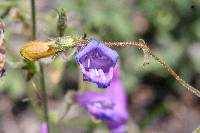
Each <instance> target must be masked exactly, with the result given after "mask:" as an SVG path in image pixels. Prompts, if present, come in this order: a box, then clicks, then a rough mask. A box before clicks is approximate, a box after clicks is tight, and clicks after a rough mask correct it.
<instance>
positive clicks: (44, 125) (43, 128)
mask: <svg viewBox="0 0 200 133" xmlns="http://www.w3.org/2000/svg"><path fill="white" fill-rule="evenodd" d="M40 133H48V127H47V123H46V122H43V123H42V126H41V131H40Z"/></svg>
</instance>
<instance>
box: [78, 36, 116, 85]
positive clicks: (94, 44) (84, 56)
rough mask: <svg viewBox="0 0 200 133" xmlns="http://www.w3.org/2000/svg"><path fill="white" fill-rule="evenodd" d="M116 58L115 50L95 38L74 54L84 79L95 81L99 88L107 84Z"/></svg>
mask: <svg viewBox="0 0 200 133" xmlns="http://www.w3.org/2000/svg"><path fill="white" fill-rule="evenodd" d="M117 59H118V54H117V52H116V51H114V50H112V49H110V48H109V47H107V46H105V45H104V44H103V43H102V42H99V41H97V40H95V39H92V40H91V41H90V42H89V44H88V45H87V46H86V47H85V48H83V49H82V50H81V51H80V52H79V53H78V54H77V55H76V60H77V62H78V63H79V64H80V67H81V70H82V72H83V74H84V80H85V81H90V82H94V83H97V85H98V87H99V88H106V87H107V86H109V84H110V81H111V80H112V77H113V68H114V66H115V64H116V62H117Z"/></svg>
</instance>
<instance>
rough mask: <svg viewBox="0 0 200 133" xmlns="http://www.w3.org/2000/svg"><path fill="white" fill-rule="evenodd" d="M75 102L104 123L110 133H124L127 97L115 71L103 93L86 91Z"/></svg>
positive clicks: (126, 116)
mask: <svg viewBox="0 0 200 133" xmlns="http://www.w3.org/2000/svg"><path fill="white" fill-rule="evenodd" d="M76 100H77V101H78V102H79V103H80V105H81V106H82V107H83V108H84V109H85V110H87V111H88V112H89V113H90V114H91V115H92V116H94V117H95V118H96V119H100V120H102V121H103V122H105V123H106V124H107V125H108V127H109V129H110V130H111V132H112V133H124V132H125V131H126V122H127V120H128V111H127V97H126V94H125V91H124V88H123V86H122V84H121V82H120V80H119V73H118V71H117V70H116V69H115V70H114V75H113V79H112V81H111V83H110V86H109V87H108V88H107V89H106V90H105V92H104V93H101V92H95V91H86V92H83V93H81V94H80V95H78V96H76Z"/></svg>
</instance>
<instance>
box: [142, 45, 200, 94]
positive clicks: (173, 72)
mask: <svg viewBox="0 0 200 133" xmlns="http://www.w3.org/2000/svg"><path fill="white" fill-rule="evenodd" d="M144 49H146V51H147V52H148V53H149V54H150V55H151V56H152V57H153V58H154V59H155V60H156V61H158V62H159V63H160V64H161V65H162V66H163V67H164V68H165V69H166V70H167V71H168V72H169V73H170V74H171V75H172V76H173V77H174V78H175V79H176V80H177V81H178V82H179V83H180V84H181V85H182V86H183V87H185V88H187V89H188V90H189V91H190V92H192V93H193V94H195V95H196V96H198V97H200V91H199V90H198V89H197V88H194V87H193V86H191V85H189V84H188V83H187V82H186V81H185V80H183V79H182V78H181V77H180V76H178V75H177V74H176V72H175V71H174V70H173V69H172V68H171V67H170V66H169V65H168V64H167V63H165V62H164V61H163V60H162V59H161V58H160V57H159V56H158V55H156V54H155V53H153V52H152V51H151V50H150V48H149V47H148V46H146V45H145V47H144Z"/></svg>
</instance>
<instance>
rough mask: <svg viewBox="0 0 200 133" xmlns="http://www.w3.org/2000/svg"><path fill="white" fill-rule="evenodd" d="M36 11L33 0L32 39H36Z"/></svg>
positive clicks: (33, 0) (32, 0)
mask: <svg viewBox="0 0 200 133" xmlns="http://www.w3.org/2000/svg"><path fill="white" fill-rule="evenodd" d="M35 16H36V12H35V0H31V17H32V40H35V39H36V19H35Z"/></svg>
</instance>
